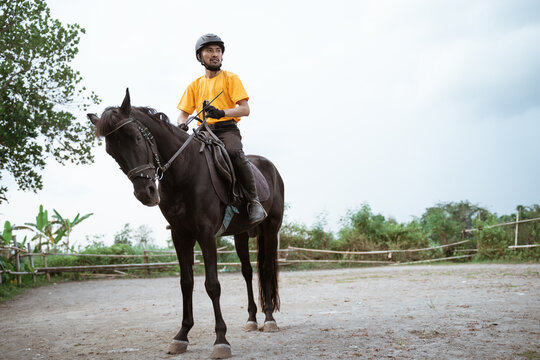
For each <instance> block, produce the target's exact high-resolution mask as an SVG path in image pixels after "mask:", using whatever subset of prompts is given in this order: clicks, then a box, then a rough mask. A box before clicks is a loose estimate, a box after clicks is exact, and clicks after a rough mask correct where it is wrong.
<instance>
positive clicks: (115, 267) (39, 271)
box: [0, 240, 474, 284]
mask: <svg viewBox="0 0 540 360" xmlns="http://www.w3.org/2000/svg"><path fill="white" fill-rule="evenodd" d="M468 241H470V240H464V241H459V242H456V243H452V244H446V245H441V246H435V247H430V248H422V249H395V250H384V251H334V250H320V249H307V248H298V247H292V246H291V247H289V248H287V249H279V253H280V254H282V255H284V257H282V256H279V257H278V262H279V264H280V265H292V264H305V263H319V264H331V263H335V264H373V265H403V264H413V263H418V262H435V261H446V260H453V259H461V258H466V257H471V256H472V255H462V256H455V257H445V258H438V259H430V260H421V261H418V262H406V263H400V262H396V261H390V260H388V261H377V260H353V259H336V260H334V259H322V260H321V259H309V258H308V259H287V257H288V254H291V253H301V252H308V253H320V254H341V255H375V254H389V255H391V254H392V253H408V252H419V251H430V250H435V249H441V248H446V247H450V246H457V245H460V244H463V243H466V242H468ZM0 250H8V251H13V252H15V256H16V257H17V270H15V271H12V270H0V274H2V273H4V274H10V275H16V276H17V277H18V282H19V283H20V282H22V280H21V276H22V275H33V276H34V281H36V275H43V274H44V275H46V276H47V279H48V280H49V281H50V274H51V273H62V272H88V271H92V272H96V271H97V272H99V271H115V272H117V273H120V274H124V275H125V273H122V272H120V270H133V269H140V270H146V271H147V274H150V270H151V269H159V268H167V267H176V266H178V262H177V261H175V262H157V263H155V262H154V263H150V261H149V259H150V258H151V257H152V258H156V257H171V256H175V257H176V252H169V251H161V250H145V251H144V252H143V254H126V255H117V254H110V255H108V254H78V253H67V254H65V253H59V254H55V253H44V252H41V253H32V252H30V249H28V250H26V249H20V248H17V247H13V246H0ZM471 250H474V249H471ZM235 252H236V251H235V250H225V248H220V249H218V251H217V253H218V254H231V253H235ZM250 253H257V250H250ZM201 254H202V253H201V251H195V252H194V256H197V255H201ZM36 256H42V257H43V265H44V266H43V267H36V268H34V257H36ZM47 256H49V257H50V256H77V257H101V258H143V261H144V263H142V264H140V263H139V264H108V265H82V266H47ZM21 257H29V258H30V262H31V267H32V268H33V271H20V263H19V261H20V258H21ZM389 259H391V256H389ZM251 264H252V265H256V264H257V263H256V262H252V263H251ZM194 265H198V266H204V263H203V262H201V261H198V260H196V259H195V262H194ZM217 265H218V266H241V264H240V263H239V262H220V263H218V264H217ZM0 284H1V276H0Z"/></svg>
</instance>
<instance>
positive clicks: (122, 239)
mask: <svg viewBox="0 0 540 360" xmlns="http://www.w3.org/2000/svg"><path fill="white" fill-rule="evenodd" d="M132 238H133V229H132V228H131V225H129V224H124V227H123V228H122V230H120V231H119V232H117V233H116V234H115V235H114V243H115V244H124V245H130V246H131V244H132V243H131V239H132Z"/></svg>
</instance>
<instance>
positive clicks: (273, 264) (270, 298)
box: [257, 229, 280, 312]
mask: <svg viewBox="0 0 540 360" xmlns="http://www.w3.org/2000/svg"><path fill="white" fill-rule="evenodd" d="M278 237H279V233H278V234H275V235H274V234H272V235H271V236H265V231H263V230H262V229H261V230H260V231H259V234H258V236H257V246H258V249H259V251H258V255H257V268H258V271H259V302H260V304H261V308H262V310H263V311H265V310H266V309H267V307H268V308H270V309H271V310H272V312H274V311H276V310H279V306H280V300H279V289H278V273H279V265H278V243H279V241H278Z"/></svg>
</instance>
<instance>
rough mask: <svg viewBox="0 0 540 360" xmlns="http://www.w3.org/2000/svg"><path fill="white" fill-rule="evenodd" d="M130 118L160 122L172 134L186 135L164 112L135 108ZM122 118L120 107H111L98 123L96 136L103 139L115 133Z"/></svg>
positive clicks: (145, 107) (143, 107)
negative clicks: (146, 118) (112, 132)
mask: <svg viewBox="0 0 540 360" xmlns="http://www.w3.org/2000/svg"><path fill="white" fill-rule="evenodd" d="M130 116H132V117H134V118H135V119H137V120H143V119H144V118H145V117H148V118H150V119H151V120H153V121H156V122H159V123H160V124H161V125H165V126H164V127H165V128H167V129H168V131H170V132H171V133H172V134H174V135H179V134H184V135H185V134H186V133H185V131H182V130H180V129H179V128H178V127H176V126H174V125H173V124H171V121H170V120H169V117H168V116H167V115H166V114H165V113H162V112H158V111H157V110H155V109H153V108H151V107H148V106H140V107H139V106H137V107H136V106H133V107H132V108H131V114H130ZM121 119H122V116H121V114H120V107H119V106H110V107H108V108H106V109H105V110H104V111H103V114H102V115H101V118H100V120H99V121H98V122H97V123H96V127H95V132H96V136H98V137H101V136H105V135H106V134H108V133H110V132H111V131H113V130H114V129H115V128H116V127H117V126H118V123H119V122H120V121H121Z"/></svg>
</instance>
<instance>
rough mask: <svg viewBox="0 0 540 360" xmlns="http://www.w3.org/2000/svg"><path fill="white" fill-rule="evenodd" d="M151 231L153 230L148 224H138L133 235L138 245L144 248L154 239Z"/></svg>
mask: <svg viewBox="0 0 540 360" xmlns="http://www.w3.org/2000/svg"><path fill="white" fill-rule="evenodd" d="M152 233H153V231H152V229H151V228H150V227H149V226H148V225H139V227H138V228H137V229H136V230H135V234H134V235H133V237H134V239H135V241H136V243H137V244H138V245H139V246H142V247H143V248H145V247H147V246H148V245H150V244H152V242H153V241H154V238H153V236H152Z"/></svg>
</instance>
